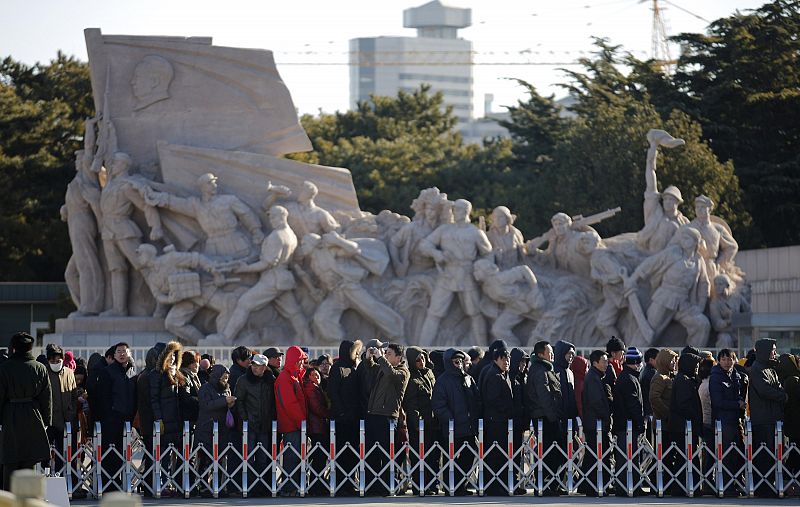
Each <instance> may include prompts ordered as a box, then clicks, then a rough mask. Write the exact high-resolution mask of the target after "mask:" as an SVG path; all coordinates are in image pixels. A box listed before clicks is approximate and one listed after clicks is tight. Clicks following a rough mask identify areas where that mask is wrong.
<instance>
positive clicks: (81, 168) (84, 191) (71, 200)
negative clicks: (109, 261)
mask: <svg viewBox="0 0 800 507" xmlns="http://www.w3.org/2000/svg"><path fill="white" fill-rule="evenodd" d="M90 122H93V120H89V121H88V122H87V128H86V131H87V132H89V131H92V133H93V123H90ZM92 144H94V142H93V141H92ZM90 168H91V155H90V156H89V157H87V156H86V151H85V150H78V151H76V152H75V170H76V174H75V178H73V180H72V181H71V182H70V183H69V185H67V193H66V195H65V196H64V205H63V206H61V219H62V220H63V221H65V222H67V229H68V230H69V242H70V245H71V246H72V256H71V257H70V258H69V262H68V263H67V269H66V272H65V273H64V279H65V280H66V282H67V287H68V288H69V291H70V295H71V296H72V300H73V301H74V302H75V306H77V307H78V309H77V310H76V311H74V312H72V313H71V314H70V315H69V316H70V317H81V316H87V315H97V314H98V313H100V312H102V311H103V305H104V304H105V276H104V274H103V268H102V267H101V266H100V256H99V252H98V248H97V246H98V236H97V232H98V227H97V225H98V219H97V217H99V216H100V184H99V183H98V181H97V174H93V173H92V172H91V169H90Z"/></svg>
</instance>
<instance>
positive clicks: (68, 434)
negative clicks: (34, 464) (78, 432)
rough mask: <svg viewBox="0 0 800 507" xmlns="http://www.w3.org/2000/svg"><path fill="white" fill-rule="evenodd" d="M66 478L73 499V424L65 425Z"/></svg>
mask: <svg viewBox="0 0 800 507" xmlns="http://www.w3.org/2000/svg"><path fill="white" fill-rule="evenodd" d="M62 457H63V458H64V464H65V466H64V480H66V481H67V495H68V496H69V498H70V499H72V424H71V423H70V422H69V421H67V422H66V424H65V425H64V456H62Z"/></svg>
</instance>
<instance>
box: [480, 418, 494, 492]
mask: <svg viewBox="0 0 800 507" xmlns="http://www.w3.org/2000/svg"><path fill="white" fill-rule="evenodd" d="M483 440H484V436H483V418H480V419H478V496H483V492H484V489H485V487H486V486H485V483H484V481H485V477H484V476H483V474H484V470H483V466H484V461H483V452H484V448H483ZM491 445H492V444H491V443H490V444H489V447H491Z"/></svg>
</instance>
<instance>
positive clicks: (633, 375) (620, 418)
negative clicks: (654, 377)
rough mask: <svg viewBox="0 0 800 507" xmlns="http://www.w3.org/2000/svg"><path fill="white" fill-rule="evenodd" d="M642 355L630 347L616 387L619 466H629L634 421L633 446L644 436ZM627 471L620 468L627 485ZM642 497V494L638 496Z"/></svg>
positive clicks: (636, 470)
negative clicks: (628, 432) (628, 453)
mask: <svg viewBox="0 0 800 507" xmlns="http://www.w3.org/2000/svg"><path fill="white" fill-rule="evenodd" d="M642 359H643V358H642V353H641V352H640V351H639V349H637V348H636V347H628V350H627V351H626V352H625V365H624V366H623V370H622V373H620V374H619V377H618V378H617V382H616V384H615V385H614V402H613V404H614V412H613V413H614V416H613V417H614V426H613V428H614V433H615V434H616V436H617V447H616V451H615V454H616V456H617V463H625V462H626V461H627V456H626V453H625V449H627V445H626V444H627V427H628V421H631V426H632V429H633V434H632V435H631V442H632V443H633V445H634V448H635V447H636V443H637V442H638V441H639V436H640V435H642V434H643V433H644V430H645V425H644V400H643V399H642V386H641V383H640V382H639V365H640V364H641V363H642ZM633 461H634V464H633V467H631V468H632V472H633V484H638V483H639V470H640V466H639V456H638V455H637V456H634V458H633ZM627 471H628V470H627V467H617V480H618V481H620V482H619V483H620V484H625V481H626V474H627ZM636 493H638V492H636ZM618 494H619V495H621V496H627V491H620V492H619V493H618Z"/></svg>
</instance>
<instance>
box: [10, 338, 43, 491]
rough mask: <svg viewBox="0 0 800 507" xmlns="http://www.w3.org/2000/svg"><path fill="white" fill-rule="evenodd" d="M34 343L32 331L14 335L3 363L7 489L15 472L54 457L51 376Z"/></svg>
mask: <svg viewBox="0 0 800 507" xmlns="http://www.w3.org/2000/svg"><path fill="white" fill-rule="evenodd" d="M33 342H34V340H33V337H32V336H31V335H29V334H28V333H17V334H15V335H14V336H13V337H12V338H11V345H10V349H11V351H12V353H11V357H10V358H9V359H8V360H7V361H4V362H3V363H2V364H0V421H1V422H2V427H3V431H2V440H0V442H2V447H0V464H2V465H3V488H4V489H8V488H9V487H10V486H11V474H13V473H14V471H16V470H19V469H22V468H33V467H34V465H35V464H36V463H38V462H40V461H43V460H49V459H50V444H49V443H48V441H47V433H46V432H45V427H46V426H50V424H51V412H52V401H53V400H52V393H51V392H50V379H49V378H48V376H47V369H46V368H45V367H44V365H43V364H41V363H38V362H36V360H35V359H34V357H33V355H32V354H31V349H33Z"/></svg>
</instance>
